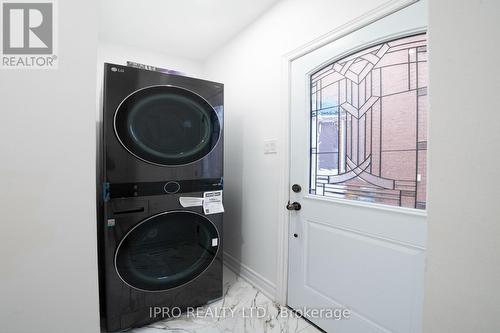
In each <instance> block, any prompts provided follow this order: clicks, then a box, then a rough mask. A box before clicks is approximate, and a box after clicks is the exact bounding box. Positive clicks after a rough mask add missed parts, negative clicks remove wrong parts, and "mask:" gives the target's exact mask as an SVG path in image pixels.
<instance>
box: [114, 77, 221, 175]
mask: <svg viewBox="0 0 500 333" xmlns="http://www.w3.org/2000/svg"><path fill="white" fill-rule="evenodd" d="M114 127H115V133H116V136H117V137H118V139H119V141H120V143H121V144H122V145H123V147H125V149H127V150H128V151H129V152H130V153H131V154H133V155H134V156H135V157H137V158H139V159H141V160H144V161H146V162H149V163H153V164H157V165H164V166H176V165H184V164H189V163H192V162H195V161H197V160H199V159H201V158H203V157H204V156H206V155H207V154H208V153H210V152H211V151H212V150H213V149H214V147H215V146H216V145H217V142H218V141H219V137H220V131H221V126H220V123H219V118H218V116H217V113H216V112H215V110H214V108H213V107H212V106H211V105H210V104H209V103H208V102H207V101H206V100H205V99H204V98H203V97H201V96H199V95H197V94H196V93H194V92H192V91H189V90H187V89H183V88H179V87H174V86H152V87H148V88H144V89H141V90H138V91H136V92H135V93H133V94H131V95H130V96H128V97H127V98H126V99H125V100H124V101H123V102H122V103H121V104H120V106H119V107H118V109H117V110H116V113H115V117H114Z"/></svg>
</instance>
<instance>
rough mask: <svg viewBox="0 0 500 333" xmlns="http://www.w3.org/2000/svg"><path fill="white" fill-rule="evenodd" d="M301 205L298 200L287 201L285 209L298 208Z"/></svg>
mask: <svg viewBox="0 0 500 333" xmlns="http://www.w3.org/2000/svg"><path fill="white" fill-rule="evenodd" d="M301 208H302V206H301V205H300V203H298V202H292V203H290V201H288V204H287V205H286V209H288V210H300V209H301Z"/></svg>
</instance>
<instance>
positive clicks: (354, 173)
mask: <svg viewBox="0 0 500 333" xmlns="http://www.w3.org/2000/svg"><path fill="white" fill-rule="evenodd" d="M310 85H311V183H310V193H311V194H316V195H322V196H332V197H339V198H346V199H352V200H359V201H364V202H375V203H382V204H387V205H393V206H402V207H410V208H419V209H425V201H426V187H425V184H426V180H427V177H426V162H427V158H426V152H427V38H426V35H425V34H418V35H413V36H407V37H400V38H396V39H393V40H389V41H387V42H384V43H380V44H377V45H375V46H372V47H369V48H367V49H365V50H362V51H359V52H356V53H354V54H351V55H349V56H347V57H344V58H342V59H339V60H337V61H335V62H334V63H332V64H329V65H328V66H326V67H324V68H322V69H320V70H319V71H317V72H316V73H314V74H313V75H311V83H310Z"/></svg>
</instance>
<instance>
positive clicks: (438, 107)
mask: <svg viewBox="0 0 500 333" xmlns="http://www.w3.org/2000/svg"><path fill="white" fill-rule="evenodd" d="M429 9H430V17H429V25H430V41H429V43H430V78H429V82H430V85H431V86H430V103H431V112H430V120H429V124H430V150H429V152H430V156H429V163H430V169H429V171H430V178H429V215H428V225H429V229H428V230H429V231H428V232H429V240H428V247H427V248H428V251H427V255H428V258H427V274H426V291H425V304H424V312H425V319H424V328H425V330H424V331H425V332H428V333H432V332H436V333H441V332H455V333H460V332H500V316H499V314H500V261H499V257H500V256H499V254H500V204H499V199H500V194H499V189H500V180H499V179H500V178H499V176H498V172H499V165H500V154H499V151H500V150H499V145H500V130H499V129H500V113H499V106H498V100H497V98H498V95H499V94H498V93H499V91H500V79H499V78H500V68H499V67H498V63H497V62H498V54H499V53H500V47H499V44H498V41H499V40H500V29H499V28H498V19H499V17H500V2H498V0H467V1H459V2H457V1H456V0H439V1H429Z"/></svg>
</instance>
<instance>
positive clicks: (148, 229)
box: [115, 211, 219, 291]
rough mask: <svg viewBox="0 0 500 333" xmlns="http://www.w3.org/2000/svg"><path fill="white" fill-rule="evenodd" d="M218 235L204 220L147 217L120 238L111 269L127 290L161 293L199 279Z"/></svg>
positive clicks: (177, 214)
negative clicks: (113, 267) (127, 287)
mask: <svg viewBox="0 0 500 333" xmlns="http://www.w3.org/2000/svg"><path fill="white" fill-rule="evenodd" d="M218 245H219V235H218V231H217V229H216V227H215V226H214V224H213V223H212V222H211V221H210V220H209V219H207V218H206V217H204V216H202V215H199V214H197V213H193V212H188V211H172V212H166V213H161V214H158V215H154V216H152V217H149V218H147V219H145V220H143V221H142V222H140V223H139V224H138V225H136V226H135V227H134V228H132V229H131V230H130V231H129V232H128V233H127V234H126V235H125V237H123V239H122V241H121V242H120V244H119V245H118V248H117V250H116V254H115V268H116V271H117V273H118V275H119V276H120V278H121V279H122V280H123V281H124V282H125V283H126V284H128V285H129V286H130V287H132V288H135V289H139V290H143V291H165V290H168V289H172V288H175V287H178V286H181V285H183V284H185V283H187V282H189V281H192V280H193V279H195V278H196V277H198V276H199V275H201V274H202V273H203V272H204V271H205V270H206V269H207V268H208V267H209V266H210V264H211V263H212V262H213V260H214V259H215V257H216V255H217V250H218Z"/></svg>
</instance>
